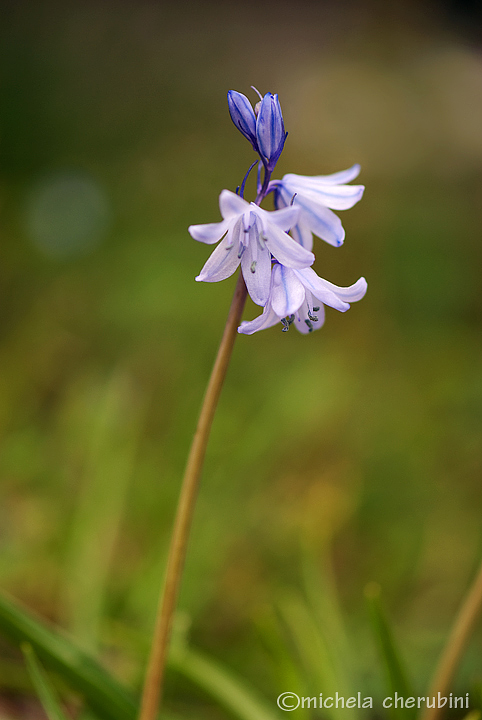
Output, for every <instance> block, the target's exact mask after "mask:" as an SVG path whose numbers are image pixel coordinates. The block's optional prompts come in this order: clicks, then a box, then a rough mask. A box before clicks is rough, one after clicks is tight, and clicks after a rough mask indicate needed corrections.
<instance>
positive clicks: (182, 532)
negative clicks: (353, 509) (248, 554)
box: [139, 273, 247, 720]
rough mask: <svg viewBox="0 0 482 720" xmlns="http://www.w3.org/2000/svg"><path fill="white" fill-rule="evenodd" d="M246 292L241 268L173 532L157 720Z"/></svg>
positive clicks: (152, 679) (150, 693) (151, 667)
mask: <svg viewBox="0 0 482 720" xmlns="http://www.w3.org/2000/svg"><path fill="white" fill-rule="evenodd" d="M246 294H247V291H246V286H245V284H244V280H243V276H242V274H241V273H240V274H239V277H238V282H237V285H236V289H235V291H234V296H233V300H232V303H231V307H230V309H229V314H228V318H227V320H226V326H225V328H224V333H223V337H222V339H221V344H220V345H219V350H218V354H217V357H216V360H215V362H214V367H213V369H212V372H211V377H210V378H209V383H208V386H207V389H206V394H205V396H204V401H203V404H202V408H201V413H200V415H199V420H198V424H197V428H196V433H195V435H194V439H193V442H192V445H191V450H190V452H189V456H188V460H187V465H186V470H185V473H184V479H183V482H182V487H181V493H180V496H179V503H178V506H177V512H176V518H175V520H174V527H173V531H172V536H171V544H170V548H169V556H168V561H167V570H166V577H165V581H164V588H163V591H162V592H161V595H160V598H159V606H158V610H157V617H156V624H155V628H154V637H153V640H152V647H151V654H150V657H149V663H148V667H147V673H146V678H145V682H144V690H143V694H142V699H141V709H140V714H139V720H155V718H156V716H157V713H158V710H159V706H160V700H161V696H162V685H163V680H164V668H165V665H166V659H167V651H168V645H169V637H170V632H171V625H172V618H173V615H174V611H175V608H176V602H177V596H178V593H179V587H180V584H181V577H182V571H183V567H184V559H185V556H186V546H187V542H188V537H189V530H190V528H191V522H192V516H193V511H194V505H195V502H196V496H197V489H198V486H199V479H200V477H201V471H202V466H203V462H204V456H205V454H206V447H207V444H208V440H209V434H210V430H211V425H212V422H213V419H214V414H215V412H216V407H217V404H218V400H219V396H220V394H221V389H222V386H223V382H224V378H225V377H226V371H227V369H228V365H229V361H230V358H231V353H232V350H233V346H234V341H235V339H236V335H237V327H238V325H239V323H240V321H241V316H242V313H243V308H244V303H245V301H246Z"/></svg>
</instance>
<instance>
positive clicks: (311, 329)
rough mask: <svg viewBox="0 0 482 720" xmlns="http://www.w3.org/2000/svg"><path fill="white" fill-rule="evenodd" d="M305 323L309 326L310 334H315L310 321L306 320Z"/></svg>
mask: <svg viewBox="0 0 482 720" xmlns="http://www.w3.org/2000/svg"><path fill="white" fill-rule="evenodd" d="M305 323H306V324H307V325H308V332H313V325H312V324H311V321H310V320H306V319H305Z"/></svg>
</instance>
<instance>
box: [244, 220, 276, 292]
mask: <svg viewBox="0 0 482 720" xmlns="http://www.w3.org/2000/svg"><path fill="white" fill-rule="evenodd" d="M241 270H242V271H243V277H244V282H245V283H246V287H247V289H248V293H249V295H250V297H251V300H252V301H253V302H255V303H256V305H261V306H264V305H266V303H267V302H268V297H269V290H270V285H271V253H270V252H269V250H268V248H267V247H266V246H265V245H264V243H263V245H262V244H261V243H260V242H259V240H258V231H257V227H256V225H254V226H253V227H251V228H250V230H249V244H248V247H247V248H246V250H245V252H244V253H243V256H242V258H241Z"/></svg>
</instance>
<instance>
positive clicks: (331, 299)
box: [293, 268, 350, 312]
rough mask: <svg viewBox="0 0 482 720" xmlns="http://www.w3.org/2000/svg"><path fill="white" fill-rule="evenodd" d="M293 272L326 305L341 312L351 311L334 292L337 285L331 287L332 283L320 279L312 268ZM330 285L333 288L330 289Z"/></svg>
mask: <svg viewBox="0 0 482 720" xmlns="http://www.w3.org/2000/svg"><path fill="white" fill-rule="evenodd" d="M293 272H294V273H295V275H296V276H297V277H298V278H299V280H301V282H302V283H303V285H304V287H305V288H306V289H307V290H309V292H311V293H312V294H313V295H314V296H315V298H317V299H318V300H321V302H322V303H324V304H325V305H329V306H330V307H332V308H335V310H339V311H340V312H345V311H346V310H349V309H350V306H349V304H348V303H347V302H343V300H341V299H340V298H339V297H338V294H337V293H336V291H335V290H334V288H336V285H331V283H328V282H327V281H326V280H323V279H322V278H320V277H318V275H317V274H316V273H315V271H314V270H313V269H312V268H304V269H303V270H293ZM330 285H331V287H329V286H330ZM332 288H333V289H332Z"/></svg>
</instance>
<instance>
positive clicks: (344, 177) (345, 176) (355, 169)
mask: <svg viewBox="0 0 482 720" xmlns="http://www.w3.org/2000/svg"><path fill="white" fill-rule="evenodd" d="M360 169H361V168H360V166H359V165H358V164H356V165H352V167H351V168H348V170H341V171H340V172H336V173H332V174H331V175H311V176H310V175H295V174H294V173H288V175H284V176H283V180H282V182H284V180H285V178H287V177H292V178H297V181H298V180H300V181H303V180H316V181H317V182H318V183H320V185H342V184H344V183H349V182H351V181H352V180H354V179H355V178H356V177H358V175H359V174H360Z"/></svg>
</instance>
